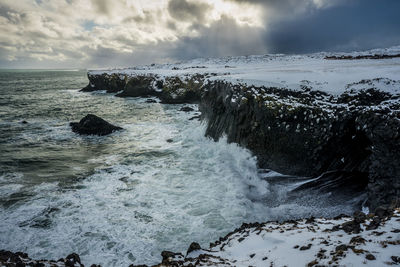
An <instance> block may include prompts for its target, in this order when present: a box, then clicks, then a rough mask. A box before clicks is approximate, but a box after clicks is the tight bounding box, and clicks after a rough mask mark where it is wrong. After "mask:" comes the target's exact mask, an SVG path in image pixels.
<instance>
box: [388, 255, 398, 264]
mask: <svg viewBox="0 0 400 267" xmlns="http://www.w3.org/2000/svg"><path fill="white" fill-rule="evenodd" d="M390 258H391V259H392V261H393V262H394V263H400V257H397V256H392V257H390Z"/></svg>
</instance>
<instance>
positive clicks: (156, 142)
mask: <svg viewBox="0 0 400 267" xmlns="http://www.w3.org/2000/svg"><path fill="white" fill-rule="evenodd" d="M166 112H167V113H168V112H170V113H172V112H175V113H176V111H174V110H171V111H166ZM179 116H180V117H182V118H181V119H176V118H172V119H171V118H169V119H165V120H164V121H163V120H161V122H160V121H158V122H151V123H137V124H126V125H123V127H124V128H125V129H126V130H125V132H124V133H121V134H120V136H118V137H119V138H121V140H122V141H121V142H126V143H127V144H128V143H129V142H131V144H130V145H127V147H126V149H125V151H124V153H122V154H119V155H114V156H104V157H99V158H94V159H92V161H96V160H97V161H98V162H102V163H103V165H102V167H100V168H99V169H98V170H97V171H96V172H95V173H94V174H93V175H91V176H89V177H87V178H86V179H84V180H83V181H81V182H80V183H78V184H77V185H76V187H78V188H79V189H76V188H74V187H73V188H71V189H68V188H59V187H57V185H56V184H41V185H38V186H36V188H35V190H34V191H35V192H36V195H35V197H33V199H31V200H30V201H29V202H27V203H24V205H20V206H16V207H13V209H9V210H1V213H2V214H1V216H2V218H4V219H2V220H1V221H0V232H1V233H2V237H1V239H2V240H1V243H2V244H8V245H7V247H6V249H10V250H14V251H16V250H23V251H26V252H28V253H29V254H30V255H31V256H32V257H38V258H42V257H46V258H53V259H57V258H59V257H63V256H66V254H68V253H70V252H77V253H79V254H80V255H81V258H82V259H83V262H84V263H85V264H89V263H90V264H91V263H100V264H102V265H104V266H125V265H126V266H127V265H129V264H131V263H133V262H135V263H147V264H152V263H156V262H158V261H160V258H161V257H160V252H161V251H162V250H165V249H167V250H168V249H170V250H175V251H179V250H185V249H186V248H187V246H188V245H189V244H190V242H192V241H197V242H200V243H201V244H202V245H204V246H206V245H207V244H208V242H211V241H213V240H214V239H215V238H217V237H219V236H222V235H224V234H226V233H227V232H229V231H231V230H233V229H234V228H236V227H237V226H238V225H240V224H241V223H242V222H244V221H248V222H250V221H257V220H258V221H260V220H263V219H265V214H266V208H265V206H264V205H263V204H262V203H261V202H257V201H255V200H256V199H258V198H262V197H263V196H264V195H265V194H267V193H268V184H267V182H265V181H264V180H262V179H260V177H259V176H258V172H257V166H256V159H255V158H254V157H252V156H251V154H250V153H249V151H247V150H245V149H242V148H240V147H238V146H237V145H236V144H228V143H227V142H226V139H225V138H222V139H221V140H220V141H219V142H214V141H212V140H211V139H208V138H206V137H204V132H205V129H204V126H203V125H200V123H199V122H196V121H192V122H189V121H187V118H186V117H188V116H190V115H189V114H182V115H179ZM171 120H177V121H171ZM61 132H62V131H61ZM167 139H172V140H173V141H172V143H169V142H166V140H167ZM90 140H91V139H90V138H89V141H90ZM132 140H136V142H134V144H132ZM91 141H93V142H94V141H96V140H95V139H93V140H91Z"/></svg>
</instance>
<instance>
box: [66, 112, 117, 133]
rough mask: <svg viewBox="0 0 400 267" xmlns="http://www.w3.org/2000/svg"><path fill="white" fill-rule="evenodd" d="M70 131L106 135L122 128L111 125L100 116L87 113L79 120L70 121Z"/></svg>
mask: <svg viewBox="0 0 400 267" xmlns="http://www.w3.org/2000/svg"><path fill="white" fill-rule="evenodd" d="M70 125H71V128H72V131H73V132H75V133H77V134H80V135H101V136H102V135H108V134H111V133H113V132H115V131H119V130H122V128H121V127H118V126H115V125H112V124H110V123H108V122H107V121H105V120H103V119H102V118H100V117H97V116H96V115H93V114H88V115H86V116H85V117H84V118H82V119H81V120H80V121H79V122H71V123H70Z"/></svg>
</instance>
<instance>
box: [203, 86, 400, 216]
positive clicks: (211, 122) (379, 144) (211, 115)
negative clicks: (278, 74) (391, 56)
mask: <svg viewBox="0 0 400 267" xmlns="http://www.w3.org/2000/svg"><path fill="white" fill-rule="evenodd" d="M254 91H256V92H257V93H258V94H255V93H254ZM390 99H393V100H395V99H397V96H393V95H390V94H388V93H382V92H377V91H376V90H372V89H371V90H364V91H359V92H357V93H354V94H348V93H346V95H342V96H339V97H333V96H331V95H327V94H326V93H324V92H318V91H310V90H309V88H304V90H303V91H291V90H288V89H284V88H267V87H251V86H250V87H247V86H244V85H232V84H230V83H226V82H222V81H216V82H213V83H209V84H208V85H207V86H206V87H205V90H204V93H203V95H202V98H201V102H200V105H199V108H200V111H201V112H202V118H205V119H206V120H207V121H208V124H207V129H206V135H208V136H210V137H212V138H214V139H215V140H218V139H219V138H220V137H221V136H223V135H226V136H227V138H228V142H234V143H238V144H240V145H242V146H244V147H246V148H248V149H250V150H251V151H252V152H253V153H254V154H255V155H256V156H257V159H258V163H259V166H260V167H261V168H267V169H273V170H275V171H278V172H281V173H284V174H288V175H297V176H309V177H319V179H317V180H314V181H312V182H310V183H308V184H305V185H302V186H301V187H300V188H298V189H297V190H309V189H315V190H320V191H321V192H338V193H340V194H346V195H347V196H352V194H354V195H357V194H358V195H359V194H361V193H363V192H367V194H368V203H367V204H368V205H369V206H370V208H372V209H374V208H375V207H377V206H379V205H386V206H388V205H390V204H391V203H392V202H393V201H396V200H398V199H399V196H400V179H399V177H400V138H399V136H400V133H399V130H400V120H399V119H398V118H399V117H400V114H399V110H400V107H399V105H398V104H397V101H393V104H387V103H388V101H387V100H390ZM346 101H351V104H349V103H345V102H346ZM321 102H322V103H325V104H321ZM368 103H370V104H368ZM383 103H384V104H383ZM381 104H382V105H381ZM370 105H373V108H370ZM380 105H381V106H380Z"/></svg>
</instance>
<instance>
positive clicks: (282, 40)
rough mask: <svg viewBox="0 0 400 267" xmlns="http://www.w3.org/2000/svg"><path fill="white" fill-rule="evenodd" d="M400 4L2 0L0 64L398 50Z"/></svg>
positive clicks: (365, 0) (388, 0)
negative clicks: (382, 48) (389, 47)
mask: <svg viewBox="0 0 400 267" xmlns="http://www.w3.org/2000/svg"><path fill="white" fill-rule="evenodd" d="M398 10H400V1H399V0H279V1H278V0H196V1H195V0H152V1H148V0H114V1H108V0H65V1H61V0H60V1H59V0H41V1H31V0H18V1H15V0H0V67H22V68H23V67H49V68H52V67H59V68H64V67H89V68H90V67H109V66H111V67H114V66H131V65H137V64H147V63H152V62H165V61H168V60H172V61H173V60H181V59H189V58H196V57H218V56H226V55H244V54H265V53H271V52H273V53H305V52H314V51H321V50H353V49H357V50H362V49H369V48H374V47H382V46H391V45H399V44H400V30H399V29H400V21H399V20H398V14H397V13H398V12H397V11H398Z"/></svg>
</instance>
